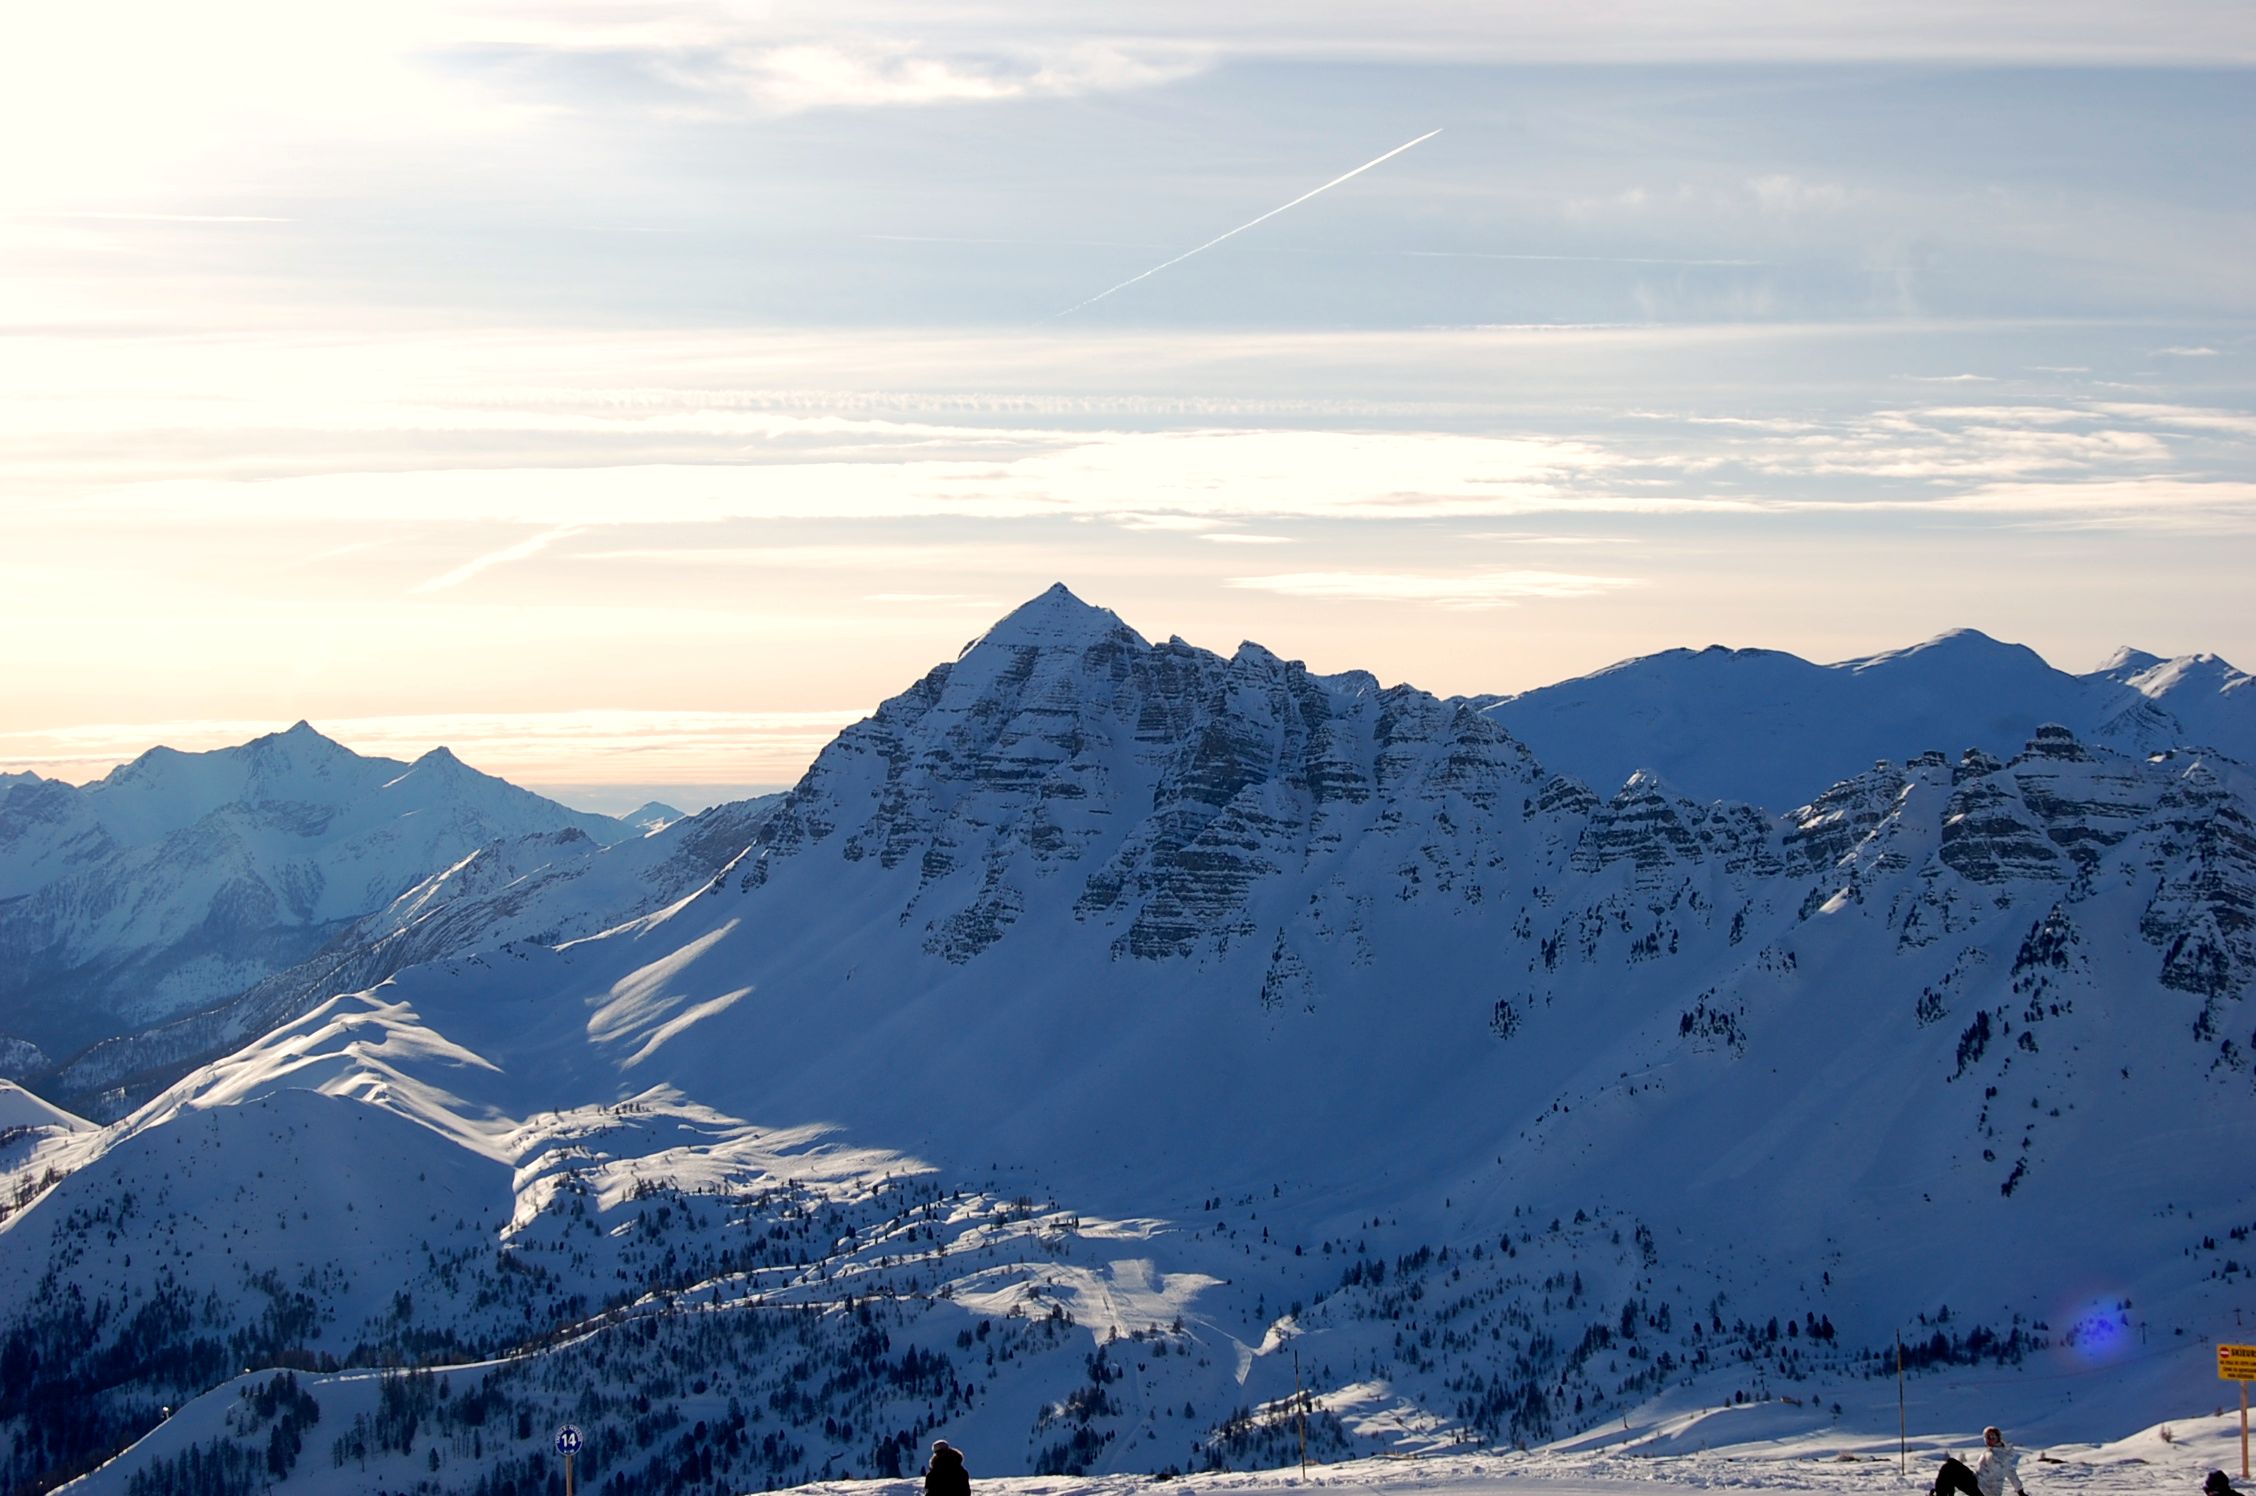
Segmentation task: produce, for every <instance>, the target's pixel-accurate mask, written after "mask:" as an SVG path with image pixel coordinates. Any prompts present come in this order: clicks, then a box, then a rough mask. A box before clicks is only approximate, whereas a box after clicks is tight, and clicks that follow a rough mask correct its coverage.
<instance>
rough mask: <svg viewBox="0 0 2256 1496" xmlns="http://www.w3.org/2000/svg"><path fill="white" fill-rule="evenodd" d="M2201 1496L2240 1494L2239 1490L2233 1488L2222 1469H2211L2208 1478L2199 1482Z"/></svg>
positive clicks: (2231, 1495)
mask: <svg viewBox="0 0 2256 1496" xmlns="http://www.w3.org/2000/svg"><path fill="white" fill-rule="evenodd" d="M2201 1496H2240V1492H2238V1491H2236V1490H2234V1489H2233V1483H2232V1481H2231V1480H2230V1479H2228V1478H2227V1477H2226V1475H2225V1472H2224V1471H2222V1470H2212V1471H2210V1472H2209V1478H2208V1479H2207V1480H2205V1481H2203V1482H2202V1483H2201Z"/></svg>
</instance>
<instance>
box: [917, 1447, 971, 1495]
mask: <svg viewBox="0 0 2256 1496" xmlns="http://www.w3.org/2000/svg"><path fill="white" fill-rule="evenodd" d="M924 1496H971V1472H970V1471H968V1470H966V1469H964V1462H963V1451H962V1450H960V1449H958V1448H956V1446H955V1445H953V1444H950V1443H949V1442H948V1441H947V1440H945V1439H935V1440H933V1441H932V1458H931V1459H929V1460H927V1461H925V1463H924Z"/></svg>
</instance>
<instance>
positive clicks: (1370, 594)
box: [1228, 571, 1640, 609]
mask: <svg viewBox="0 0 2256 1496" xmlns="http://www.w3.org/2000/svg"><path fill="white" fill-rule="evenodd" d="M1639 584H1640V579H1639V578H1636V577H1611V576H1589V575H1584V574H1581V573H1576V572H1563V571H1471V572H1442V573H1434V572H1380V571H1301V572H1284V573H1278V574H1275V575H1269V576H1245V577H1231V578H1229V579H1228V585H1230V586H1232V587H1241V588H1245V589H1248V590H1250V591H1255V592H1274V593H1280V594H1282V595H1284V596H1287V597H1302V598H1320V599H1333V600H1337V601H1345V602H1382V603H1429V604H1432V605H1434V606H1436V607H1442V608H1458V609H1482V608H1508V607H1511V606H1513V605H1514V604H1516V603H1518V602H1520V601H1522V600H1524V599H1528V598H1545V599H1557V598H1577V597H1595V596H1598V595H1600V594H1602V593H1607V592H1613V591H1617V590H1619V589H1621V588H1624V587H1635V586H1638V585H1639Z"/></svg>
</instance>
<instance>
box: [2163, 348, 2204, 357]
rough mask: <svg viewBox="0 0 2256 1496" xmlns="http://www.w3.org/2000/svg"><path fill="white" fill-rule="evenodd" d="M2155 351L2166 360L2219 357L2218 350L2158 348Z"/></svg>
mask: <svg viewBox="0 0 2256 1496" xmlns="http://www.w3.org/2000/svg"><path fill="white" fill-rule="evenodd" d="M2154 351H2155V352H2156V353H2157V354H2159V355H2161V356H2162V357H2164V358H2216V357H2217V356H2218V354H2217V350H2216V349H2214V348H2207V347H2192V348H2157V349H2155V350H2154Z"/></svg>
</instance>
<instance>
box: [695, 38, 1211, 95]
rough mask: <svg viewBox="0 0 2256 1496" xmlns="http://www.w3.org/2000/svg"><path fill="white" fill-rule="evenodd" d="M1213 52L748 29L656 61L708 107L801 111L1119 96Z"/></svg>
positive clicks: (1190, 67) (1203, 63) (1196, 65)
mask: <svg viewBox="0 0 2256 1496" xmlns="http://www.w3.org/2000/svg"><path fill="white" fill-rule="evenodd" d="M1212 58H1213V54H1212V52H1211V50H1210V49H1206V48H1201V47H1197V46H1191V45H1181V44H1171V43H1162V44H1158V45H1144V46H1136V45H1124V44H1121V43H1117V42H1112V41H1102V40H1093V39H1090V40H1059V41H1057V42H1054V43H1051V44H1049V45H1040V44H1033V45H1028V44H1021V45H1018V46H1015V47H1008V48H1003V49H999V50H977V51H963V50H959V51H940V50H935V49H932V48H931V47H929V46H927V45H923V44H913V43H909V42H905V41H885V40H877V39H870V38H863V39H860V40H855V41H851V42H841V41H837V40H833V39H828V38H825V39H821V40H812V39H810V40H805V41H796V42H788V43H785V44H783V45H762V44H760V43H759V42H758V41H756V40H754V39H753V37H752V35H751V34H750V33H749V30H748V34H747V35H746V36H745V37H743V38H741V39H732V40H731V41H730V42H729V43H728V44H725V45H722V46H718V47H711V48H705V49H697V50H688V51H672V52H667V53H663V54H659V55H658V56H657V57H656V58H654V59H653V67H654V70H655V71H656V72H657V73H658V74H659V75H660V76H662V77H664V78H666V79H667V80H669V81H671V82H673V83H675V84H676V85H678V86H679V87H681V88H682V89H683V90H684V92H685V93H687V94H688V95H690V96H691V97H694V98H695V99H697V100H698V101H700V102H701V103H702V104H704V105H705V106H706V107H708V108H714V109H722V110H726V109H728V108H731V107H746V108H751V109H754V110H758V111H760V112H763V113H771V114H795V113H801V112H804V111H809V110H819V109H896V108H912V107H919V106H930V105H944V104H992V103H1000V102H1004V101H1008V100H1013V99H1027V98H1064V97H1073V96H1077V95H1082V94H1095V93H1120V92H1126V91H1130V90H1135V89H1145V88H1155V87H1159V86H1161V85H1164V84H1168V83H1173V82H1177V81H1179V80H1181V79H1184V78H1187V77H1190V76H1192V75H1194V74H1196V73H1199V72H1202V71H1204V70H1205V69H1206V68H1207V67H1208V66H1209V65H1210V64H1211V62H1212Z"/></svg>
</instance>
